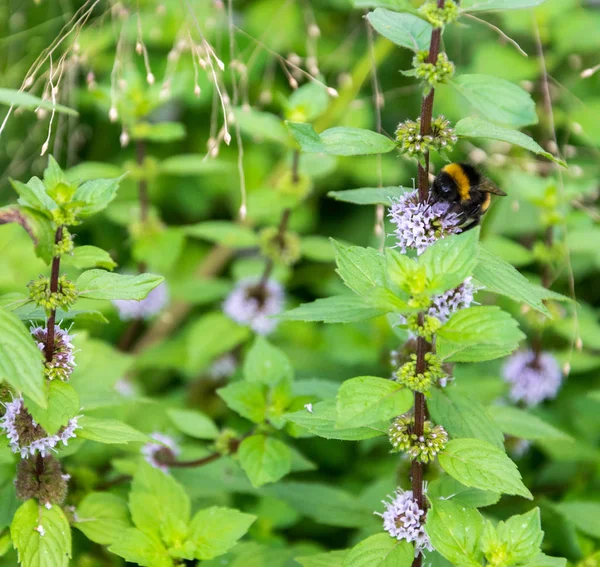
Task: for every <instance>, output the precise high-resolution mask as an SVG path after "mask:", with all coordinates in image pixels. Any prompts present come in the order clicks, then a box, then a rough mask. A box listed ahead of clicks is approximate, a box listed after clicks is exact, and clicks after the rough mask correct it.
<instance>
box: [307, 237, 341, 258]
mask: <svg viewBox="0 0 600 567" xmlns="http://www.w3.org/2000/svg"><path fill="white" fill-rule="evenodd" d="M300 248H301V251H302V257H303V258H307V259H308V260H313V261H314V262H333V261H334V260H335V252H334V250H333V246H332V245H331V241H330V240H329V238H325V237H323V236H303V237H302V240H301V241H300Z"/></svg>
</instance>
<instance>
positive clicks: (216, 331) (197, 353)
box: [185, 313, 250, 374]
mask: <svg viewBox="0 0 600 567" xmlns="http://www.w3.org/2000/svg"><path fill="white" fill-rule="evenodd" d="M249 336H250V330H249V329H248V327H242V326H241V325H238V324H237V323H236V322H235V321H232V320H231V319H230V318H229V317H227V316H226V315H224V314H223V313H208V314H206V315H204V316H203V317H200V318H199V319H196V321H194V322H193V323H192V324H191V325H190V327H189V328H188V329H187V332H186V337H185V347H186V351H187V358H188V360H187V362H186V370H187V371H188V372H189V373H190V374H196V373H198V372H201V371H202V370H204V369H205V367H206V366H207V365H208V364H209V363H210V362H211V361H212V360H214V359H215V358H216V357H218V356H220V355H222V354H224V353H226V352H229V351H230V350H232V349H234V348H235V347H236V346H238V345H239V344H242V343H243V342H244V341H245V340H246V339H248V337H249Z"/></svg>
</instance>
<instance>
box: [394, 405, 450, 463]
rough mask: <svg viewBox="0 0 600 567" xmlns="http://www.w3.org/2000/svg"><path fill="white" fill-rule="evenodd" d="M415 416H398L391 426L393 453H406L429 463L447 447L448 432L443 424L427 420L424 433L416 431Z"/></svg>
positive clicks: (412, 457) (414, 458) (413, 458)
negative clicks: (418, 433)
mask: <svg viewBox="0 0 600 567" xmlns="http://www.w3.org/2000/svg"><path fill="white" fill-rule="evenodd" d="M414 427H415V420H414V418H413V417H407V416H401V417H397V418H396V419H395V420H394V421H393V422H392V425H391V426H390V429H389V432H388V436H389V440H390V443H391V444H392V447H393V449H392V453H406V454H407V455H408V456H409V457H410V458H411V459H412V460H414V461H415V460H416V461H419V462H421V463H429V462H430V461H433V459H435V457H436V455H437V454H438V453H441V452H442V451H443V450H444V449H445V448H446V443H447V442H448V434H447V433H446V430H445V429H444V428H443V427H442V426H441V425H435V426H434V425H433V424H432V423H431V421H425V423H424V425H423V435H417V434H416V433H414Z"/></svg>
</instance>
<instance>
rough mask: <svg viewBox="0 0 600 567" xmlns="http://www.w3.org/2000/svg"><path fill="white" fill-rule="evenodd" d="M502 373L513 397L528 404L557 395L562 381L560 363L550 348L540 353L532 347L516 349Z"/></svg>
mask: <svg viewBox="0 0 600 567" xmlns="http://www.w3.org/2000/svg"><path fill="white" fill-rule="evenodd" d="M502 376H503V378H504V380H505V381H506V382H508V383H509V384H510V399H511V400H512V401H513V402H523V403H525V404H526V405H528V406H536V405H538V404H539V403H540V402H542V401H544V400H547V399H551V398H555V397H556V394H557V393H558V390H559V389H560V386H561V383H562V373H561V371H560V366H559V365H558V362H557V361H556V359H555V358H554V356H552V354H550V353H549V352H542V353H540V355H539V356H536V353H535V352H533V351H531V350H526V351H518V352H516V353H514V354H513V355H512V356H511V357H510V358H509V359H508V361H507V362H506V363H505V364H504V367H503V369H502Z"/></svg>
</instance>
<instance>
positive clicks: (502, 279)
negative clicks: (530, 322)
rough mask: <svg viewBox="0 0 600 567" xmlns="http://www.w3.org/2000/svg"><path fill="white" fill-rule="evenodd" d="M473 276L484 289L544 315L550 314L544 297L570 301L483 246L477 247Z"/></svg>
mask: <svg viewBox="0 0 600 567" xmlns="http://www.w3.org/2000/svg"><path fill="white" fill-rule="evenodd" d="M473 276H474V277H475V278H476V279H477V281H478V282H479V283H481V284H483V285H484V286H485V289H486V291H490V292H492V293H498V294H500V295H504V296H506V297H510V298H511V299H513V300H514V301H518V302H519V303H521V302H522V303H526V304H527V305H529V306H530V307H532V308H533V309H535V310H536V311H539V312H540V313H543V314H544V315H550V312H549V311H548V308H547V307H546V306H545V305H544V302H543V300H544V299H555V300H558V301H570V300H569V298H567V297H565V296H564V295H560V294H558V293H554V292H553V291H550V290H548V289H545V288H543V287H542V286H539V285H535V284H532V283H531V282H530V281H529V280H528V279H527V278H526V277H525V276H523V275H522V274H521V273H520V272H519V271H517V270H516V269H515V268H514V267H513V266H511V265H510V264H509V263H508V262H505V261H504V260H501V259H500V258H498V257H497V256H494V255H493V254H491V253H490V252H488V251H487V250H486V249H485V248H480V249H479V262H478V264H477V267H476V268H475V270H474V272H473Z"/></svg>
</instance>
